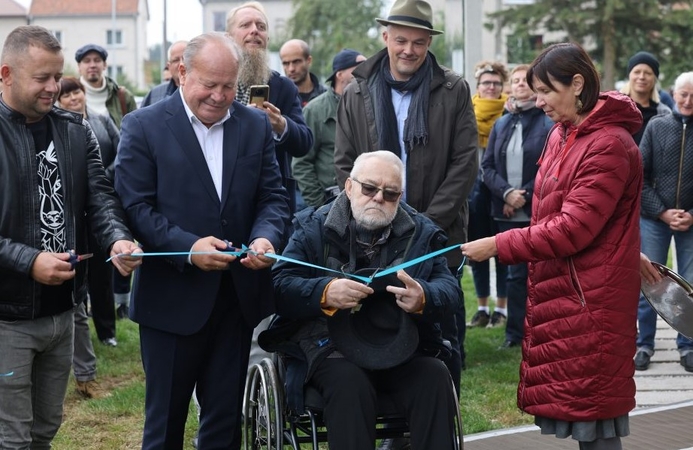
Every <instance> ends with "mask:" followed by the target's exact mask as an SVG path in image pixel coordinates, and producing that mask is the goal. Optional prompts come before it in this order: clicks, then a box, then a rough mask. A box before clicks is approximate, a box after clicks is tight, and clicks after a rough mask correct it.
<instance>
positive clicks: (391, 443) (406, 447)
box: [378, 437, 411, 450]
mask: <svg viewBox="0 0 693 450" xmlns="http://www.w3.org/2000/svg"><path fill="white" fill-rule="evenodd" d="M410 449H411V444H410V443H409V438H404V437H401V438H394V439H383V440H382V441H381V442H380V445H379V446H378V450H410Z"/></svg>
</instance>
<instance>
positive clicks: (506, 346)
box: [498, 339, 520, 350]
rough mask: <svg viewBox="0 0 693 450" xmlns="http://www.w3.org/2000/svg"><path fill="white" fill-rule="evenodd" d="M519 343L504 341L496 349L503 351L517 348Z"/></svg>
mask: <svg viewBox="0 0 693 450" xmlns="http://www.w3.org/2000/svg"><path fill="white" fill-rule="evenodd" d="M519 346H520V343H519V342H515V341H511V340H510V339H506V340H505V342H503V344H501V346H500V347H498V350H505V349H506V348H513V347H519Z"/></svg>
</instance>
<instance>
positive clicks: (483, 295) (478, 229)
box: [460, 61, 508, 342]
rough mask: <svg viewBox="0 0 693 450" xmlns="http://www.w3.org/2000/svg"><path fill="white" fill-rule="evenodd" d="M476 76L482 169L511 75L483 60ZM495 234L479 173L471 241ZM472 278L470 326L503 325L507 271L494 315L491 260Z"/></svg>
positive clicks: (499, 275) (501, 275) (499, 273)
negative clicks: (473, 293) (473, 308)
mask: <svg viewBox="0 0 693 450" xmlns="http://www.w3.org/2000/svg"><path fill="white" fill-rule="evenodd" d="M474 77H475V78H476V94H474V96H473V97H472V104H473V105H474V114H475V115H476V124H477V128H478V130H479V167H481V159H482V158H483V155H484V150H486V144H487V143H488V137H489V135H490V134H491V129H492V128H493V124H494V123H495V122H496V120H498V118H499V117H500V116H502V115H503V109H504V106H505V103H506V101H507V100H508V96H507V95H506V94H505V93H504V92H503V86H504V85H505V82H506V81H508V72H507V70H506V69H505V66H504V65H503V64H501V63H499V62H490V61H481V62H480V63H478V64H477V65H476V67H475V68H474ZM495 234H496V228H495V223H494V221H493V219H492V217H491V193H490V192H489V190H488V188H487V187H486V185H485V184H484V182H483V181H482V176H481V171H480V172H479V176H478V177H477V180H476V184H475V185H474V189H473V191H472V193H471V195H470V197H469V240H473V239H479V238H481V237H488V236H493V235H495ZM472 275H473V277H474V288H475V290H476V296H477V304H478V310H477V311H476V313H475V314H474V316H473V317H472V320H471V322H469V323H468V324H467V326H469V327H489V328H491V327H498V326H503V325H504V324H505V322H506V320H507V317H508V298H507V294H506V288H505V278H506V276H507V268H506V267H505V266H503V265H502V264H499V263H498V260H496V307H495V308H494V311H493V314H491V311H490V308H489V301H488V299H489V296H490V295H491V288H490V282H491V276H490V268H489V263H488V261H485V262H483V263H474V264H472ZM460 342H462V341H460Z"/></svg>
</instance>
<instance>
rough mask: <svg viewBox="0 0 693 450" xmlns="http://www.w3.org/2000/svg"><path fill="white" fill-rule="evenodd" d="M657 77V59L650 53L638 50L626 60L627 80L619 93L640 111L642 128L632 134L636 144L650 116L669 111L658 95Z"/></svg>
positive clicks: (638, 142)
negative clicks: (632, 102)
mask: <svg viewBox="0 0 693 450" xmlns="http://www.w3.org/2000/svg"><path fill="white" fill-rule="evenodd" d="M658 79H659V61H657V58H655V57H654V55H652V54H651V53H647V52H638V53H636V54H635V55H633V56H632V57H631V58H630V59H629V60H628V81H627V82H626V84H625V85H624V86H623V87H622V88H621V93H622V94H626V95H627V96H628V97H630V98H631V100H633V101H634V102H635V104H636V105H637V107H638V109H639V110H640V112H641V113H642V128H640V130H638V132H637V133H635V134H634V135H633V139H635V143H636V144H638V145H640V140H641V139H642V135H643V133H644V132H645V127H646V126H647V123H648V122H649V121H650V119H651V118H653V117H654V116H657V115H659V114H669V113H671V109H670V108H669V107H668V106H667V105H665V104H664V103H662V101H661V99H660V97H659V90H658V89H657V80H658Z"/></svg>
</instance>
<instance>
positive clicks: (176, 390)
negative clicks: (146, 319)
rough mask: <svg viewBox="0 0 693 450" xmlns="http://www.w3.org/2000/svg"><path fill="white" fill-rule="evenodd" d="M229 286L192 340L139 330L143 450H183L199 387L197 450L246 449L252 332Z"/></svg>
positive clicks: (147, 328)
mask: <svg viewBox="0 0 693 450" xmlns="http://www.w3.org/2000/svg"><path fill="white" fill-rule="evenodd" d="M229 275H230V274H229ZM222 284H225V283H222ZM229 286H230V283H229V284H226V285H225V286H223V287H222V289H220V292H219V293H218V296H217V300H216V303H215V306H214V309H213V310H212V313H211V316H210V318H209V321H208V322H207V323H206V324H205V325H204V326H203V327H202V329H201V330H200V331H199V332H197V333H195V334H193V335H190V336H182V335H177V334H172V333H167V332H165V331H161V330H156V329H153V328H149V327H145V326H142V325H141V326H140V345H141V350H142V363H143V365H144V372H145V375H146V392H145V422H144V436H143V439H142V449H143V450H182V449H183V437H184V431H185V421H186V419H187V416H188V409H189V406H190V399H191V397H192V393H193V388H195V386H197V399H198V401H199V403H200V408H201V409H200V431H199V441H198V445H199V447H198V448H201V449H205V448H207V449H218V450H222V449H223V450H238V449H240V448H241V410H242V404H243V388H244V387H245V375H246V372H247V369H248V353H249V351H250V340H251V338H252V335H253V329H252V328H251V327H249V326H248V325H247V324H246V322H245V319H244V318H243V315H242V314H241V310H240V307H239V305H238V300H237V297H236V293H235V291H233V290H232V288H231V287H229ZM172 304H175V302H172Z"/></svg>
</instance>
